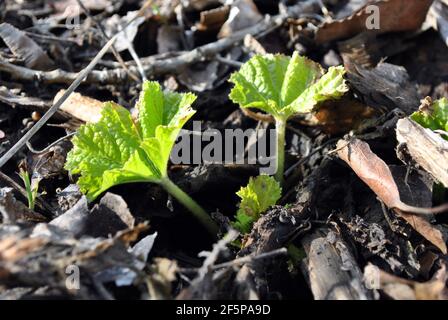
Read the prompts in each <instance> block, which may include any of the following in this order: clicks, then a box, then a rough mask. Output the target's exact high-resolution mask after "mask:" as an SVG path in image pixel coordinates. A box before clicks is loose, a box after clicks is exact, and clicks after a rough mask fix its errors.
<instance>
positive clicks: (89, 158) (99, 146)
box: [65, 81, 218, 235]
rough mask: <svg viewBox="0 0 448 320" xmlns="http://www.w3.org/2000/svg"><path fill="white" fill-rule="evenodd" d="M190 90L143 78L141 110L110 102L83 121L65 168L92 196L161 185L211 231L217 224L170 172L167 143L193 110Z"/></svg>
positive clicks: (171, 145) (138, 104)
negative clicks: (122, 186) (172, 89)
mask: <svg viewBox="0 0 448 320" xmlns="http://www.w3.org/2000/svg"><path fill="white" fill-rule="evenodd" d="M195 100H196V96H195V95H194V94H192V93H176V92H169V91H165V92H164V91H163V90H162V88H161V86H160V85H159V84H158V83H157V82H150V81H146V82H145V83H144V84H143V90H142V92H141V94H140V98H139V100H138V102H137V108H138V111H139V116H138V119H137V120H135V121H134V120H133V118H132V117H131V114H130V112H129V111H128V110H127V109H125V108H123V107H122V106H119V105H117V104H115V103H113V102H109V103H106V104H105V106H104V109H103V111H102V117H101V120H100V121H99V122H97V123H92V124H86V125H84V126H82V127H81V128H80V129H79V131H78V133H77V134H76V136H75V137H74V138H73V145H74V147H73V149H72V150H71V151H70V153H69V154H68V156H67V162H66V165H65V167H66V169H67V170H69V171H70V172H71V173H72V174H79V175H80V178H79V180H78V184H79V186H80V188H81V190H82V191H83V192H84V193H85V194H86V196H87V198H88V199H89V200H90V201H93V200H94V199H95V198H97V197H98V196H99V195H100V194H101V193H103V192H104V191H105V190H107V189H109V188H110V187H112V186H115V185H119V184H124V183H134V182H151V183H157V184H159V185H161V186H162V187H163V188H164V189H165V190H166V191H167V192H168V193H170V194H171V195H172V196H173V197H174V198H176V199H177V200H178V201H179V202H180V203H182V204H183V205H184V206H185V207H186V208H187V209H189V211H190V212H191V213H192V214H193V215H194V216H195V217H196V218H197V219H198V220H199V221H200V222H201V223H202V224H203V225H204V226H205V227H206V228H207V229H208V230H209V231H210V232H211V233H212V234H214V235H216V234H217V231H218V228H217V226H216V224H215V223H214V221H213V220H212V219H211V218H210V216H209V215H208V214H207V212H206V211H205V210H204V209H202V208H201V207H200V206H199V205H198V204H197V203H196V202H195V201H194V200H193V199H192V198H190V196H188V195H187V194H186V193H185V192H184V191H182V190H181V189H180V188H179V187H178V186H177V185H175V184H174V183H173V182H172V181H171V180H170V179H169V177H168V173H167V166H168V161H169V157H170V153H171V149H172V148H173V145H174V143H175V141H176V138H177V136H178V134H179V132H180V130H181V129H182V127H183V126H184V124H185V123H186V122H187V121H188V120H189V119H190V118H191V117H192V116H193V114H194V113H195V111H194V110H193V109H192V108H191V105H192V104H193V102H194V101H195Z"/></svg>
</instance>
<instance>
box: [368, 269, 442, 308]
mask: <svg viewBox="0 0 448 320" xmlns="http://www.w3.org/2000/svg"><path fill="white" fill-rule="evenodd" d="M372 268H375V269H376V270H378V271H379V284H380V289H381V290H383V291H384V292H385V293H386V294H388V295H389V296H390V297H392V298H393V299H396V300H409V299H412V300H447V299H448V288H447V287H446V281H447V280H448V273H447V270H446V265H445V264H442V266H441V267H440V269H439V270H438V271H437V272H436V273H435V274H434V276H433V277H432V279H431V280H429V281H427V282H416V281H412V280H408V279H404V278H400V277H397V276H395V275H392V274H389V273H387V272H385V271H383V270H379V269H377V268H376V267H374V266H372V265H370V264H369V265H367V266H366V269H365V271H364V274H372V272H371V271H370V270H371V269H372ZM369 269H370V270H369ZM369 271H370V272H369Z"/></svg>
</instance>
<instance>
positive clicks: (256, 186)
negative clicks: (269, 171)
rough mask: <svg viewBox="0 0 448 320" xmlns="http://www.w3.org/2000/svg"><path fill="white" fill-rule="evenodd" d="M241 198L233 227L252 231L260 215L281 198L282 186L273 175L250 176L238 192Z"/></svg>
mask: <svg viewBox="0 0 448 320" xmlns="http://www.w3.org/2000/svg"><path fill="white" fill-rule="evenodd" d="M236 194H237V195H238V197H240V198H241V202H240V205H239V209H238V211H237V213H236V217H235V222H234V223H233V227H234V228H235V229H237V230H238V231H240V232H241V233H243V234H247V233H249V232H250V231H251V229H252V225H253V224H254V222H255V221H257V220H258V219H259V218H260V215H261V214H262V213H264V212H265V211H266V210H267V209H269V208H270V207H272V206H273V205H275V204H276V203H277V201H278V199H280V197H281V194H282V188H281V187H280V184H279V183H278V182H277V181H276V180H275V179H274V178H272V177H270V176H266V175H261V176H258V177H256V178H250V179H249V184H248V185H247V186H246V187H242V188H241V189H240V190H239V191H238V192H237V193H236Z"/></svg>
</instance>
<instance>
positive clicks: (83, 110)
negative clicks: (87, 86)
mask: <svg viewBox="0 0 448 320" xmlns="http://www.w3.org/2000/svg"><path fill="white" fill-rule="evenodd" d="M64 93H65V90H61V91H59V92H58V93H57V94H56V96H55V97H54V103H56V101H58V100H59V99H60V98H61V97H62V95H63V94H64ZM59 109H60V110H62V111H65V112H67V113H69V114H71V115H72V116H73V117H75V118H77V119H79V120H82V121H84V122H89V123H95V122H98V121H99V120H100V119H101V111H102V110H103V102H101V101H99V100H96V99H93V98H90V97H86V96H83V95H81V94H80V93H77V92H74V93H72V94H71V95H70V96H69V97H68V98H67V100H65V102H64V103H63V104H62V105H61V107H60V108H59Z"/></svg>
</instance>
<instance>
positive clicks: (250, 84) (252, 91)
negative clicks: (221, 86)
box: [229, 52, 348, 184]
mask: <svg viewBox="0 0 448 320" xmlns="http://www.w3.org/2000/svg"><path fill="white" fill-rule="evenodd" d="M344 73H345V70H344V67H342V66H338V67H331V68H330V69H329V70H328V72H327V73H325V72H324V70H323V69H322V67H321V66H320V65H319V64H318V63H315V62H313V61H311V60H309V59H307V58H305V57H302V56H300V55H299V54H298V53H297V52H294V54H293V55H292V57H288V56H284V55H280V54H277V55H272V54H267V55H263V56H261V55H256V56H254V57H253V58H251V59H250V60H249V61H248V62H246V63H245V64H244V65H243V66H242V67H241V69H240V70H239V71H238V72H235V73H234V74H232V76H231V77H230V82H232V83H233V84H234V85H235V86H234V87H233V89H232V91H231V92H230V96H229V97H230V99H231V100H232V101H233V102H235V103H237V104H239V105H240V107H241V108H256V109H260V110H262V111H264V112H266V113H268V114H270V115H272V116H273V117H274V119H275V125H276V131H277V157H276V164H277V172H276V175H275V177H276V179H277V181H279V182H280V183H281V184H282V183H283V171H284V161H285V160H284V157H285V131H286V122H287V120H288V119H289V118H290V117H291V116H293V115H294V114H297V113H308V112H311V111H313V109H314V108H315V107H316V106H317V105H318V104H319V103H321V102H323V101H326V100H330V99H337V98H340V97H342V96H343V95H344V94H345V92H347V91H348V87H347V85H346V83H345V80H344V77H343V75H344Z"/></svg>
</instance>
